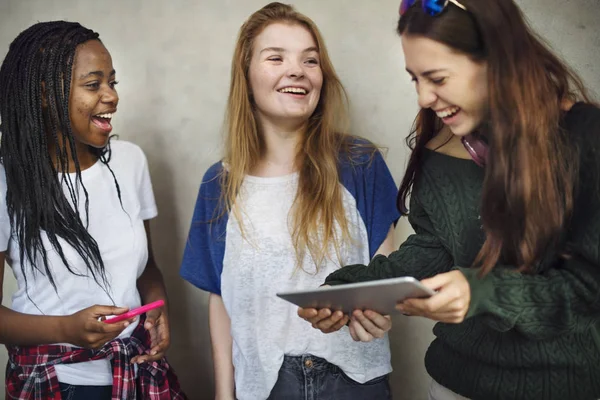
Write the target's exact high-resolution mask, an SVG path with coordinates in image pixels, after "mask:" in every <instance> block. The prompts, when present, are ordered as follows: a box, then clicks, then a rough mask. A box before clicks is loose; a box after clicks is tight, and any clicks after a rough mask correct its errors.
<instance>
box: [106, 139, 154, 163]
mask: <svg viewBox="0 0 600 400" xmlns="http://www.w3.org/2000/svg"><path fill="white" fill-rule="evenodd" d="M110 152H111V159H113V158H115V159H117V158H118V159H127V158H129V159H130V158H131V157H133V158H135V159H136V160H139V159H145V158H146V155H145V154H144V151H143V150H142V148H141V147H140V146H138V145H137V144H134V143H131V142H128V141H126V140H118V139H116V138H114V139H111V141H110Z"/></svg>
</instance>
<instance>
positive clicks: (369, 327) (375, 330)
mask: <svg viewBox="0 0 600 400" xmlns="http://www.w3.org/2000/svg"><path fill="white" fill-rule="evenodd" d="M352 315H353V316H354V318H356V320H357V321H358V322H359V323H360V324H361V325H362V327H363V328H365V330H366V331H367V332H369V334H370V335H371V336H373V337H376V338H382V337H383V336H384V335H385V332H384V331H383V330H382V329H381V328H379V327H378V326H377V325H375V324H374V323H373V321H371V320H370V319H369V318H367V317H366V316H365V315H364V313H363V312H362V311H360V310H355V311H354V313H352ZM382 318H383V317H382Z"/></svg>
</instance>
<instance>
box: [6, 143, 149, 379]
mask: <svg viewBox="0 0 600 400" xmlns="http://www.w3.org/2000/svg"><path fill="white" fill-rule="evenodd" d="M111 149H112V157H111V160H110V162H109V165H110V168H111V169H112V171H113V172H114V174H115V176H116V179H117V182H118V184H119V188H120V190H121V199H122V203H123V205H122V206H121V203H120V202H119V197H118V194H117V188H116V185H115V181H114V178H113V176H112V174H111V173H110V170H109V169H108V167H107V166H106V165H104V164H103V163H101V162H100V161H98V162H96V163H95V164H94V165H93V166H92V167H90V168H88V169H86V170H84V171H82V173H81V175H82V181H83V185H84V186H85V189H86V190H87V192H88V196H89V225H88V232H89V233H90V235H91V236H92V237H93V238H94V239H95V240H96V242H97V243H98V247H99V249H100V254H101V256H102V260H103V262H104V266H105V269H106V277H107V280H108V284H109V286H108V287H109V290H110V295H111V297H112V299H114V302H115V305H117V306H126V307H129V308H135V307H139V306H140V305H141V300H140V295H139V293H138V290H137V287H136V281H137V279H138V278H139V276H140V275H141V274H142V272H143V271H144V268H145V267H146V262H147V260H148V244H147V238H146V232H145V229H144V222H143V221H144V220H148V219H151V218H154V217H155V216H156V215H157V210H156V204H155V201H154V194H153V191H152V183H151V182H150V174H149V171H148V163H147V161H146V157H145V155H144V153H143V151H142V150H141V149H140V148H139V147H138V146H136V145H134V144H132V143H129V142H124V141H117V140H113V141H112V142H111ZM71 180H72V181H73V182H75V174H71ZM79 186H80V185H79ZM63 190H64V191H65V195H66V196H67V199H70V196H69V194H68V191H67V188H66V185H65V187H64V188H63ZM78 190H79V213H80V215H81V218H82V219H83V222H84V224H85V222H86V212H85V195H84V192H83V189H82V188H81V187H79V188H78ZM69 201H70V200H69ZM15 239H16V238H14V237H11V227H10V221H9V218H8V214H7V209H6V175H5V171H4V168H3V167H2V165H1V164H0V251H6V261H7V263H8V265H9V266H10V267H11V269H12V271H13V273H14V276H15V279H16V280H17V291H16V293H15V294H14V295H13V298H12V306H11V308H12V309H13V310H14V311H18V312H21V313H24V314H34V315H70V314H73V313H76V312H78V311H80V310H82V309H84V308H87V307H90V306H93V305H95V304H99V305H112V302H111V300H110V297H109V296H108V294H107V293H106V292H105V291H104V290H103V289H102V287H100V286H99V285H98V284H97V283H96V282H95V281H94V279H93V278H92V277H91V275H90V276H77V275H75V274H72V273H70V272H69V271H68V270H67V268H66V267H65V265H64V264H63V262H62V260H61V258H60V256H59V255H58V254H57V252H56V250H54V249H53V247H52V245H51V244H50V243H49V241H48V238H47V237H46V236H45V233H43V232H42V240H43V243H44V247H45V249H46V252H47V254H48V261H49V265H50V269H51V272H52V275H53V277H54V281H55V282H56V286H57V290H56V291H55V289H54V288H53V287H52V285H51V284H50V282H49V280H48V278H47V277H46V276H45V275H44V274H42V273H40V272H39V271H35V272H33V270H32V266H31V265H30V264H29V263H28V262H27V261H25V265H24V267H25V268H24V269H25V274H26V278H27V290H26V289H25V277H24V276H23V271H22V269H21V264H22V260H20V258H19V248H18V242H17V241H16V240H15ZM59 241H60V243H61V246H62V249H63V252H64V254H65V256H66V258H67V260H68V261H69V264H70V267H71V268H72V269H73V270H74V271H77V272H78V273H81V274H85V275H88V271H87V267H86V265H85V263H84V262H83V259H82V258H81V257H80V256H79V255H78V254H77V252H76V250H75V249H74V248H72V247H71V246H69V245H67V244H66V242H65V241H64V240H62V239H59ZM38 266H39V268H40V270H42V271H44V267H43V263H42V262H41V261H40V262H39V263H38ZM136 325H137V322H136V323H134V324H132V325H130V326H128V327H127V328H126V329H125V330H124V331H123V332H122V333H121V335H120V337H129V336H130V335H131V333H132V332H133V329H134V328H135V327H136ZM56 373H57V376H58V380H59V381H60V382H63V383H68V384H71V385H94V386H99V385H112V382H113V374H112V369H111V366H110V362H109V361H108V360H98V361H89V362H84V363H77V364H68V365H57V366H56Z"/></svg>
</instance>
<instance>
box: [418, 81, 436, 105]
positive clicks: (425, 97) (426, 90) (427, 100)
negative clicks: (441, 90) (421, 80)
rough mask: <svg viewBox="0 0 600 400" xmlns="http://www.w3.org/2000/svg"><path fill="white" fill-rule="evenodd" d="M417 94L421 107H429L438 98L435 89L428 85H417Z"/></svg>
mask: <svg viewBox="0 0 600 400" xmlns="http://www.w3.org/2000/svg"><path fill="white" fill-rule="evenodd" d="M417 94H418V95H419V106H420V107H421V108H431V106H432V105H433V104H434V103H435V102H436V100H437V98H438V97H437V94H436V93H435V90H434V89H433V88H432V87H431V86H429V85H419V86H417Z"/></svg>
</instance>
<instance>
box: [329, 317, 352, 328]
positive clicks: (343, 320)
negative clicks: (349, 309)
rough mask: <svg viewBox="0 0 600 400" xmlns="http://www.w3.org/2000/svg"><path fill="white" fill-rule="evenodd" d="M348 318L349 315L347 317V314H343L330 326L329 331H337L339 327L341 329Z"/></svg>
mask: <svg viewBox="0 0 600 400" xmlns="http://www.w3.org/2000/svg"><path fill="white" fill-rule="evenodd" d="M349 320H350V317H348V316H347V315H344V317H343V318H342V319H340V320H339V321H338V322H337V323H336V324H335V325H333V326H332V327H331V332H335V331H339V330H340V329H342V328H343V327H344V326H346V325H347V324H348V321H349Z"/></svg>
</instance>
